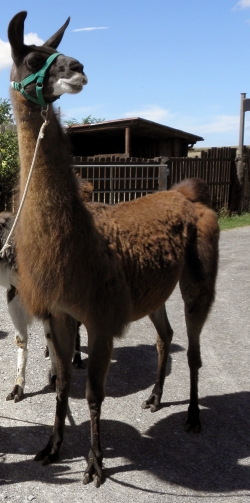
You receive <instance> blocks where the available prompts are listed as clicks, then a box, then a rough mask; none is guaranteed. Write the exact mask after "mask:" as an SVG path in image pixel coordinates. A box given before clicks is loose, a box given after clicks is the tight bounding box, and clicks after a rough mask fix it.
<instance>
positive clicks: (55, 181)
mask: <svg viewBox="0 0 250 503" xmlns="http://www.w3.org/2000/svg"><path fill="white" fill-rule="evenodd" d="M26 15H27V13H26V12H20V13H18V14H16V16H14V18H13V19H12V20H11V22H10V24H9V29H8V36H9V41H10V44H11V49H12V58H13V67H12V71H11V81H12V89H11V99H12V104H13V109H14V114H15V119H16V123H17V130H18V141H19V153H20V164H21V169H20V184H21V193H23V191H24V187H25V184H26V180H27V177H28V170H29V166H30V165H31V164H32V159H33V153H34V150H35V146H36V140H37V137H38V134H39V131H40V128H41V125H42V124H43V121H44V119H45V121H46V122H45V123H44V124H45V125H46V128H45V131H44V138H43V139H42V141H41V143H40V146H39V149H38V152H37V159H36V164H35V169H34V171H33V174H32V177H31V180H30V185H29V189H28V192H27V196H26V199H25V203H24V206H23V209H22V212H21V215H20V219H19V222H18V226H17V228H16V233H15V240H16V246H17V262H18V274H19V278H20V281H19V284H18V289H19V292H20V296H21V298H22V301H23V302H24V304H25V306H26V308H27V309H28V311H29V312H30V313H31V314H32V315H33V316H37V317H39V318H41V319H43V318H44V317H46V316H47V315H48V312H49V313H50V316H49V323H50V329H51V334H52V340H53V343H54V346H55V351H56V357H57V381H56V391H57V401H56V413H55V422H54V427H53V431H52V433H51V436H50V438H49V441H48V443H47V445H46V446H45V448H44V449H42V450H41V451H40V452H39V453H38V454H37V455H36V457H35V459H36V460H37V461H38V460H41V461H43V464H48V463H50V462H53V461H55V460H56V459H57V457H58V452H59V448H60V445H61V443H62V440H63V434H64V425H65V416H66V412H67V404H68V394H69V389H70V381H71V358H72V355H73V349H74V333H75V320H77V321H78V322H81V323H83V324H84V325H85V327H86V329H87V334H88V352H89V360H88V376H87V385H86V398H87V402H88V406H89V410H90V430H91V445H90V452H89V456H88V463H87V468H86V469H85V472H84V479H83V482H84V484H87V483H88V482H90V481H92V480H93V482H94V484H95V486H96V487H99V485H100V484H101V482H102V480H103V471H102V458H103V454H102V449H101V442H100V414H101V404H102V401H103V399H104V396H105V380H106V376H107V373H108V368H109V363H110V359H111V354H112V347H113V339H114V337H121V336H122V334H123V332H124V330H125V329H126V326H127V325H128V323H130V322H133V321H135V320H138V319H140V318H142V317H144V316H146V315H148V316H149V317H150V319H151V321H152V322H153V325H154V326H155V328H156V331H157V350H158V368H157V377H156V383H155V386H154V388H153V390H152V393H151V395H150V396H149V398H148V399H147V400H146V401H145V402H144V403H143V407H144V408H150V409H151V411H152V412H154V411H156V410H157V409H159V407H160V401H161V396H162V391H163V384H164V378H165V370H166V362H167V357H168V353H169V347H170V342H171V339H172V335H173V331H172V328H171V326H170V324H169V321H168V318H167V314H166V310H165V301H166V300H167V299H168V297H169V296H170V295H171V293H172V292H173V290H174V288H175V286H176V284H177V283H178V282H179V284H180V289H181V293H182V297H183V300H184V305H185V318H186V326H187V335H188V343H189V346H188V364H189V367H190V403H189V407H188V415H187V423H186V429H187V430H189V429H194V430H199V429H200V419H199V406H198V370H199V368H200V367H201V356H200V343H199V339H200V333H201V330H202V327H203V325H204V322H205V320H206V318H207V315H208V312H209V310H210V307H211V305H212V302H213V300H214V295H215V280H216V274H217V262H218V238H219V228H218V222H217V217H216V214H215V213H214V212H213V210H212V209H211V208H210V207H209V194H208V189H207V187H206V185H205V183H204V182H203V181H201V180H198V179H190V180H186V181H185V182H184V183H182V184H180V185H179V186H176V187H175V188H174V189H173V190H171V191H163V192H158V193H155V194H151V195H147V196H145V197H143V198H140V199H136V200H134V201H131V202H124V203H121V204H118V205H115V206H113V207H109V206H105V205H97V206H96V205H88V204H84V203H83V202H82V201H81V199H80V197H79V194H78V190H77V186H76V180H75V178H74V176H73V174H72V171H71V169H70V166H69V165H70V156H69V147H68V145H67V142H66V141H65V135H64V133H63V131H62V128H61V126H60V124H59V122H58V120H57V117H56V114H55V112H54V110H53V106H52V103H53V102H54V101H55V100H56V99H57V98H58V97H60V96H61V95H62V94H63V93H65V92H68V93H71V94H73V93H77V92H79V91H80V90H81V89H82V88H83V86H84V85H85V84H86V83H87V79H86V76H85V74H84V73H83V66H82V65H81V64H80V63H79V62H78V61H76V60H75V59H73V58H70V57H66V56H64V55H62V54H60V53H58V52H57V51H56V49H57V47H58V45H59V43H60V41H61V39H62V37H63V34H64V31H65V29H66V27H67V25H68V23H69V19H68V20H67V21H66V23H65V24H64V25H63V26H62V28H61V29H59V30H58V31H57V32H56V33H55V35H53V36H52V37H51V38H49V39H48V40H47V41H46V42H45V43H44V44H43V45H42V46H40V47H36V46H34V45H32V46H27V45H25V44H24V42H23V32H24V21H25V18H26ZM51 56H53V58H54V59H53V61H52V60H51ZM46 67H47V70H46V75H45V78H44V81H43V87H42V89H41V87H40V86H39V85H38V83H37V84H36V82H34V80H33V79H34V78H35V79H36V77H34V74H35V73H36V72H38V70H39V69H41V70H40V74H41V73H42V69H43V70H44V68H46ZM27 77H30V78H28V79H27ZM20 91H21V92H20ZM41 92H42V98H41ZM41 103H42V115H41V106H40V104H41ZM44 103H45V105H44ZM46 105H47V108H46V109H45V108H44V107H45V106H46ZM27 256H28V257H29V260H28V261H27V260H26V258H27Z"/></svg>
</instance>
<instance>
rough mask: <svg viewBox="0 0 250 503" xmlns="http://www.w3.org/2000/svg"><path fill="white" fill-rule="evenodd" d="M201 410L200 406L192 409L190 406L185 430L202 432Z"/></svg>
mask: <svg viewBox="0 0 250 503" xmlns="http://www.w3.org/2000/svg"><path fill="white" fill-rule="evenodd" d="M199 414H200V410H199V407H196V408H195V409H193V410H192V408H191V407H189V408H188V417H187V421H186V424H185V428H184V429H185V431H187V432H189V431H191V430H193V432H194V433H200V431H201V422H200V419H199Z"/></svg>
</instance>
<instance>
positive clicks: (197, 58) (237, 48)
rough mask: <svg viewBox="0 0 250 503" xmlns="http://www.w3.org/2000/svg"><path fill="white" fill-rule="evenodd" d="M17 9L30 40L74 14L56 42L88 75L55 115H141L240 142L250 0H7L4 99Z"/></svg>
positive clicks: (1, 43) (2, 26)
mask: <svg viewBox="0 0 250 503" xmlns="http://www.w3.org/2000/svg"><path fill="white" fill-rule="evenodd" d="M21 10H26V11H27V12H28V16H27V18H26V21H25V31H24V32H25V42H26V43H27V44H32V43H36V44H37V45H41V44H42V43H43V42H44V41H46V40H47V39H48V38H49V37H50V36H51V35H53V34H54V33H55V32H56V31H57V30H58V29H59V28H60V27H61V26H62V25H63V24H64V22H65V21H66V19H67V17H68V16H70V17H71V21H70V25H69V27H68V28H67V30H66V32H65V35H64V38H63V40H62V42H61V44H60V47H59V49H60V52H62V53H64V54H65V55H67V56H72V57H75V58H76V59H78V60H79V61H80V62H81V63H83V64H84V70H85V73H86V75H87V77H88V84H87V86H85V87H84V89H83V91H82V92H81V93H80V94H77V95H63V96H62V97H61V98H60V100H58V101H57V102H56V106H59V107H60V111H61V116H62V120H69V119H72V118H75V119H76V120H77V121H79V122H81V120H82V118H85V117H87V116H88V115H92V116H93V117H96V118H102V119H105V120H113V119H121V118H126V117H142V118H144V119H149V120H152V121H155V122H158V123H160V124H164V125H167V126H169V127H173V128H177V129H181V130H183V131H187V132H189V133H193V134H196V135H198V136H201V137H203V138H204V141H202V142H198V143H197V144H196V147H204V148H206V147H217V146H236V145H237V144H238V142H239V114H240V97H241V93H246V95H247V96H246V97H249V98H250V0H239V1H237V0H80V1H79V0H70V1H67V0H60V1H59V0H58V1H57V0H50V1H48V0H42V2H34V0H32V1H31V0H23V1H20V0H11V1H10V2H4V8H2V9H1V17H0V98H2V99H9V73H10V67H11V55H10V48H9V43H8V37H7V28H8V24H9V21H10V20H11V18H12V17H13V16H14V15H15V14H16V13H17V12H19V11H21ZM248 92H249V94H248ZM244 143H245V144H247V145H250V112H246V114H245V136H244Z"/></svg>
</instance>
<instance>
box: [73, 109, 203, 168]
mask: <svg viewBox="0 0 250 503" xmlns="http://www.w3.org/2000/svg"><path fill="white" fill-rule="evenodd" d="M67 133H68V135H69V138H70V140H71V143H72V146H73V155H74V156H80V157H94V156H105V157H107V156H112V155H115V156H119V157H121V156H122V157H130V158H131V157H137V158H146V159H153V158H155V157H162V156H167V157H186V156H187V155H188V149H189V148H190V147H192V146H193V145H195V144H196V142H197V141H203V138H202V137H200V136H196V135H194V134H190V133H187V132H185V131H181V130H179V129H174V128H171V127H168V126H163V125H162V124H158V123H156V122H152V121H149V120H146V119H141V118H140V117H135V118H131V119H119V120H112V121H104V122H98V123H95V124H81V125H73V126H70V127H68V128H67Z"/></svg>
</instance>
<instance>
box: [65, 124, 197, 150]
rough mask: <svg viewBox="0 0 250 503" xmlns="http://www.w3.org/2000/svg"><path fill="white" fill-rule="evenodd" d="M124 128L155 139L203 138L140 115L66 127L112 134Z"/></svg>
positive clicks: (87, 131)
mask: <svg viewBox="0 0 250 503" xmlns="http://www.w3.org/2000/svg"><path fill="white" fill-rule="evenodd" d="M125 128H131V130H132V131H133V136H134V135H136V136H137V135H138V136H150V137H152V138H153V137H155V138H157V139H160V138H162V139H166V138H167V137H168V138H181V139H183V140H186V141H187V142H188V143H191V144H195V143H196V142H197V141H203V140H204V138H202V137H201V136H197V135H194V134H191V133H187V132H186V131H181V130H180V129H175V128H171V127H169V126H164V125H163V124H158V123H157V122H153V121H150V120H147V119H142V118H140V117H132V118H130V119H117V120H110V121H103V122H97V123H94V124H77V125H72V126H69V127H68V128H67V132H68V133H71V132H72V133H73V134H75V133H98V132H102V133H105V132H108V133H109V134H112V130H113V132H114V133H115V134H117V133H118V131H119V130H121V133H122V132H123V131H124V129H125Z"/></svg>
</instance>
